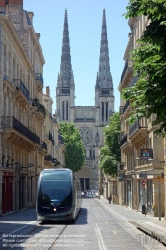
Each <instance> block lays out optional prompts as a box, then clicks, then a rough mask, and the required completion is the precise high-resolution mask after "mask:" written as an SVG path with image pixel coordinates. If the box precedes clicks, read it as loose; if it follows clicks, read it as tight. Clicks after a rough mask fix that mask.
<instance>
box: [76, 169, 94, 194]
mask: <svg viewBox="0 0 166 250" xmlns="http://www.w3.org/2000/svg"><path fill="white" fill-rule="evenodd" d="M76 176H77V178H78V179H79V180H80V183H81V189H82V191H84V190H86V189H87V190H91V189H95V183H94V173H93V171H92V170H91V169H90V168H89V167H87V166H83V167H82V169H81V170H80V171H78V172H77V173H76Z"/></svg>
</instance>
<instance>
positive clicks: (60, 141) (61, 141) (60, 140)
mask: <svg viewBox="0 0 166 250" xmlns="http://www.w3.org/2000/svg"><path fill="white" fill-rule="evenodd" d="M58 140H59V143H60V144H64V141H63V136H62V135H60V134H59V135H58Z"/></svg>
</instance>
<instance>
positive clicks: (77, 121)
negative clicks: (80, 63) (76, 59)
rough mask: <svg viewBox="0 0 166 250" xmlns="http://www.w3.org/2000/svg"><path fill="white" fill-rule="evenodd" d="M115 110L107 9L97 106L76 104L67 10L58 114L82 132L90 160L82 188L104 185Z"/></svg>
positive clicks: (82, 174)
mask: <svg viewBox="0 0 166 250" xmlns="http://www.w3.org/2000/svg"><path fill="white" fill-rule="evenodd" d="M113 113H114V91H113V82H112V76H111V72H110V65H109V51H108V40H107V25H106V13H105V9H104V10H103V18H102V31H101V45H100V57H99V68H98V72H97V77H96V85H95V106H75V82H74V73H73V70H72V64H71V55H70V43H69V30H68V16H67V10H65V17H64V30H63V39H62V55H61V65H60V73H59V74H58V80H57V87H56V114H57V118H58V121H59V122H71V123H73V124H74V125H75V127H77V128H78V129H79V131H80V133H81V138H82V140H83V143H84V146H85V148H86V161H85V164H84V166H83V167H82V169H81V170H80V171H79V172H78V173H77V177H78V179H79V180H80V182H81V188H82V190H85V189H98V187H99V186H100V185H99V182H100V178H99V175H100V171H99V154H100V148H101V147H102V146H103V144H104V135H103V128H104V127H105V126H106V125H107V124H108V121H109V117H110V116H111V115H112V114H113Z"/></svg>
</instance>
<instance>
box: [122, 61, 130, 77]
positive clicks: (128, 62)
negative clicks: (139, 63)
mask: <svg viewBox="0 0 166 250" xmlns="http://www.w3.org/2000/svg"><path fill="white" fill-rule="evenodd" d="M127 69H130V70H131V69H132V61H131V60H126V62H125V66H124V69H123V72H122V75H121V82H122V81H123V77H124V75H125V73H126V70H127Z"/></svg>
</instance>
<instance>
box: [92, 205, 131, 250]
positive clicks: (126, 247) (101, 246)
mask: <svg viewBox="0 0 166 250" xmlns="http://www.w3.org/2000/svg"><path fill="white" fill-rule="evenodd" d="M100 207H101V206H100ZM90 208H91V214H92V217H93V221H94V224H95V225H96V226H97V222H96V219H95V217H94V215H93V214H94V213H93V211H92V207H91V205H90ZM95 208H96V209H97V210H98V214H100V216H101V217H102V218H103V219H104V221H105V223H106V224H107V226H108V224H109V228H111V230H112V233H113V234H114V235H116V237H117V238H118V240H119V241H120V242H121V243H122V244H123V247H125V249H127V250H129V249H130V248H129V247H128V246H127V245H126V243H125V242H124V241H123V240H122V238H121V237H120V236H119V235H118V233H117V232H116V231H115V230H114V228H113V227H112V226H111V223H109V222H108V221H107V220H106V218H104V216H103V214H102V213H101V212H100V210H99V209H98V207H97V206H96V207H95ZM101 208H102V207H101ZM116 222H117V221H116ZM97 227H98V226H97ZM98 228H99V227H98ZM99 238H100V241H101V243H102V244H101V243H100V245H99V246H100V248H99V249H100V250H107V247H106V245H105V243H104V240H103V237H102V235H101V233H99Z"/></svg>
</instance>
